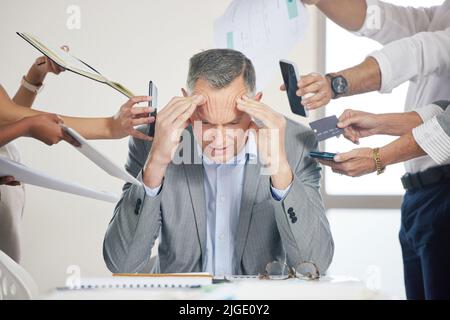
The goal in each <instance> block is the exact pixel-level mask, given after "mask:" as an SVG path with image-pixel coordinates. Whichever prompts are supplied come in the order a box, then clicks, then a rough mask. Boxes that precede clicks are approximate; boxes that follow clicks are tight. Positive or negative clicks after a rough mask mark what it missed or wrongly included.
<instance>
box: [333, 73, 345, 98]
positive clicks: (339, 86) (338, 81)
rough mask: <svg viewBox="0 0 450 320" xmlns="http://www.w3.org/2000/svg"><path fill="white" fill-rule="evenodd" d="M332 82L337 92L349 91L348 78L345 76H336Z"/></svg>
mask: <svg viewBox="0 0 450 320" xmlns="http://www.w3.org/2000/svg"><path fill="white" fill-rule="evenodd" d="M332 84H333V90H334V92H335V93H336V94H343V93H347V88H348V84H347V80H345V78H344V77H342V76H338V77H336V78H334V79H333V83H332Z"/></svg>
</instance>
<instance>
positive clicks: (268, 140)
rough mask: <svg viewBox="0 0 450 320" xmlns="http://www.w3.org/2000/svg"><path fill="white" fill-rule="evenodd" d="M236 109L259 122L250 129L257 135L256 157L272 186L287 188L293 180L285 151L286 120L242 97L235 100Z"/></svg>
mask: <svg viewBox="0 0 450 320" xmlns="http://www.w3.org/2000/svg"><path fill="white" fill-rule="evenodd" d="M237 108H238V109H239V110H241V111H243V112H246V113H247V114H249V115H250V116H251V117H252V118H253V119H256V120H257V122H259V125H258V124H256V123H255V122H252V123H251V125H250V129H253V130H255V132H256V135H257V145H258V155H259V158H260V160H261V163H262V164H263V166H264V167H265V168H269V172H270V173H269V174H270V175H271V179H272V185H273V187H275V188H277V189H285V188H287V187H288V186H289V185H290V184H291V182H292V179H293V174H292V170H291V167H290V165H289V163H288V161H287V155H286V149H285V133H286V118H285V117H284V116H283V115H282V114H280V113H278V112H276V111H275V110H273V109H272V108H270V107H269V106H267V105H265V104H264V103H262V102H259V101H256V100H254V99H250V98H248V97H246V96H243V97H242V99H238V100H237Z"/></svg>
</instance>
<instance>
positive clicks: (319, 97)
mask: <svg viewBox="0 0 450 320" xmlns="http://www.w3.org/2000/svg"><path fill="white" fill-rule="evenodd" d="M297 87H298V90H297V96H299V97H303V98H302V104H303V106H304V107H305V108H306V109H308V110H313V109H317V108H320V107H323V106H325V105H327V104H328V103H329V102H330V100H331V98H332V97H333V93H332V91H331V84H330V81H329V80H328V79H327V77H325V76H323V75H321V74H319V73H310V74H308V75H305V76H301V77H300V79H299V80H298V82H297ZM280 90H283V91H284V90H286V88H285V86H284V84H282V85H281V87H280ZM306 95H308V96H307V97H306Z"/></svg>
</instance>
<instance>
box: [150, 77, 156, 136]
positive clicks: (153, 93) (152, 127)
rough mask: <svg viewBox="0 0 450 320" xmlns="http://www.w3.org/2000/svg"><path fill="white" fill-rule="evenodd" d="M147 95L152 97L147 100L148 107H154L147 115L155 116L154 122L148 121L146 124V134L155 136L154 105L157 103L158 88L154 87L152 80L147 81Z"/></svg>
mask: <svg viewBox="0 0 450 320" xmlns="http://www.w3.org/2000/svg"><path fill="white" fill-rule="evenodd" d="M148 95H149V96H150V97H152V100H150V101H149V102H148V106H149V107H154V108H155V111H153V112H152V113H150V114H149V117H152V116H153V117H155V122H153V123H150V125H149V126H148V133H147V134H148V136H149V137H154V136H155V126H156V114H157V111H156V106H157V105H158V88H157V87H156V85H155V83H154V82H153V81H150V82H149V83H148Z"/></svg>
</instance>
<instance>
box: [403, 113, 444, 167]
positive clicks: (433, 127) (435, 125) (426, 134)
mask: <svg viewBox="0 0 450 320" xmlns="http://www.w3.org/2000/svg"><path fill="white" fill-rule="evenodd" d="M449 114H450V109H448V108H447V110H446V111H445V115H446V116H447V117H446V118H445V121H446V122H445V124H446V126H445V128H446V129H447V132H446V131H445V130H444V127H443V125H442V124H441V123H439V121H438V118H437V117H440V116H442V115H444V114H441V115H439V116H437V117H434V118H433V119H431V120H429V121H427V122H425V123H424V124H422V125H420V126H418V127H417V128H414V129H413V131H412V133H413V136H414V139H415V140H416V142H417V144H418V145H419V146H420V147H421V148H422V149H423V151H425V152H426V153H427V154H428V155H429V156H430V157H431V158H432V159H433V160H434V162H436V163H437V164H439V165H443V164H447V163H450V117H449Z"/></svg>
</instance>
